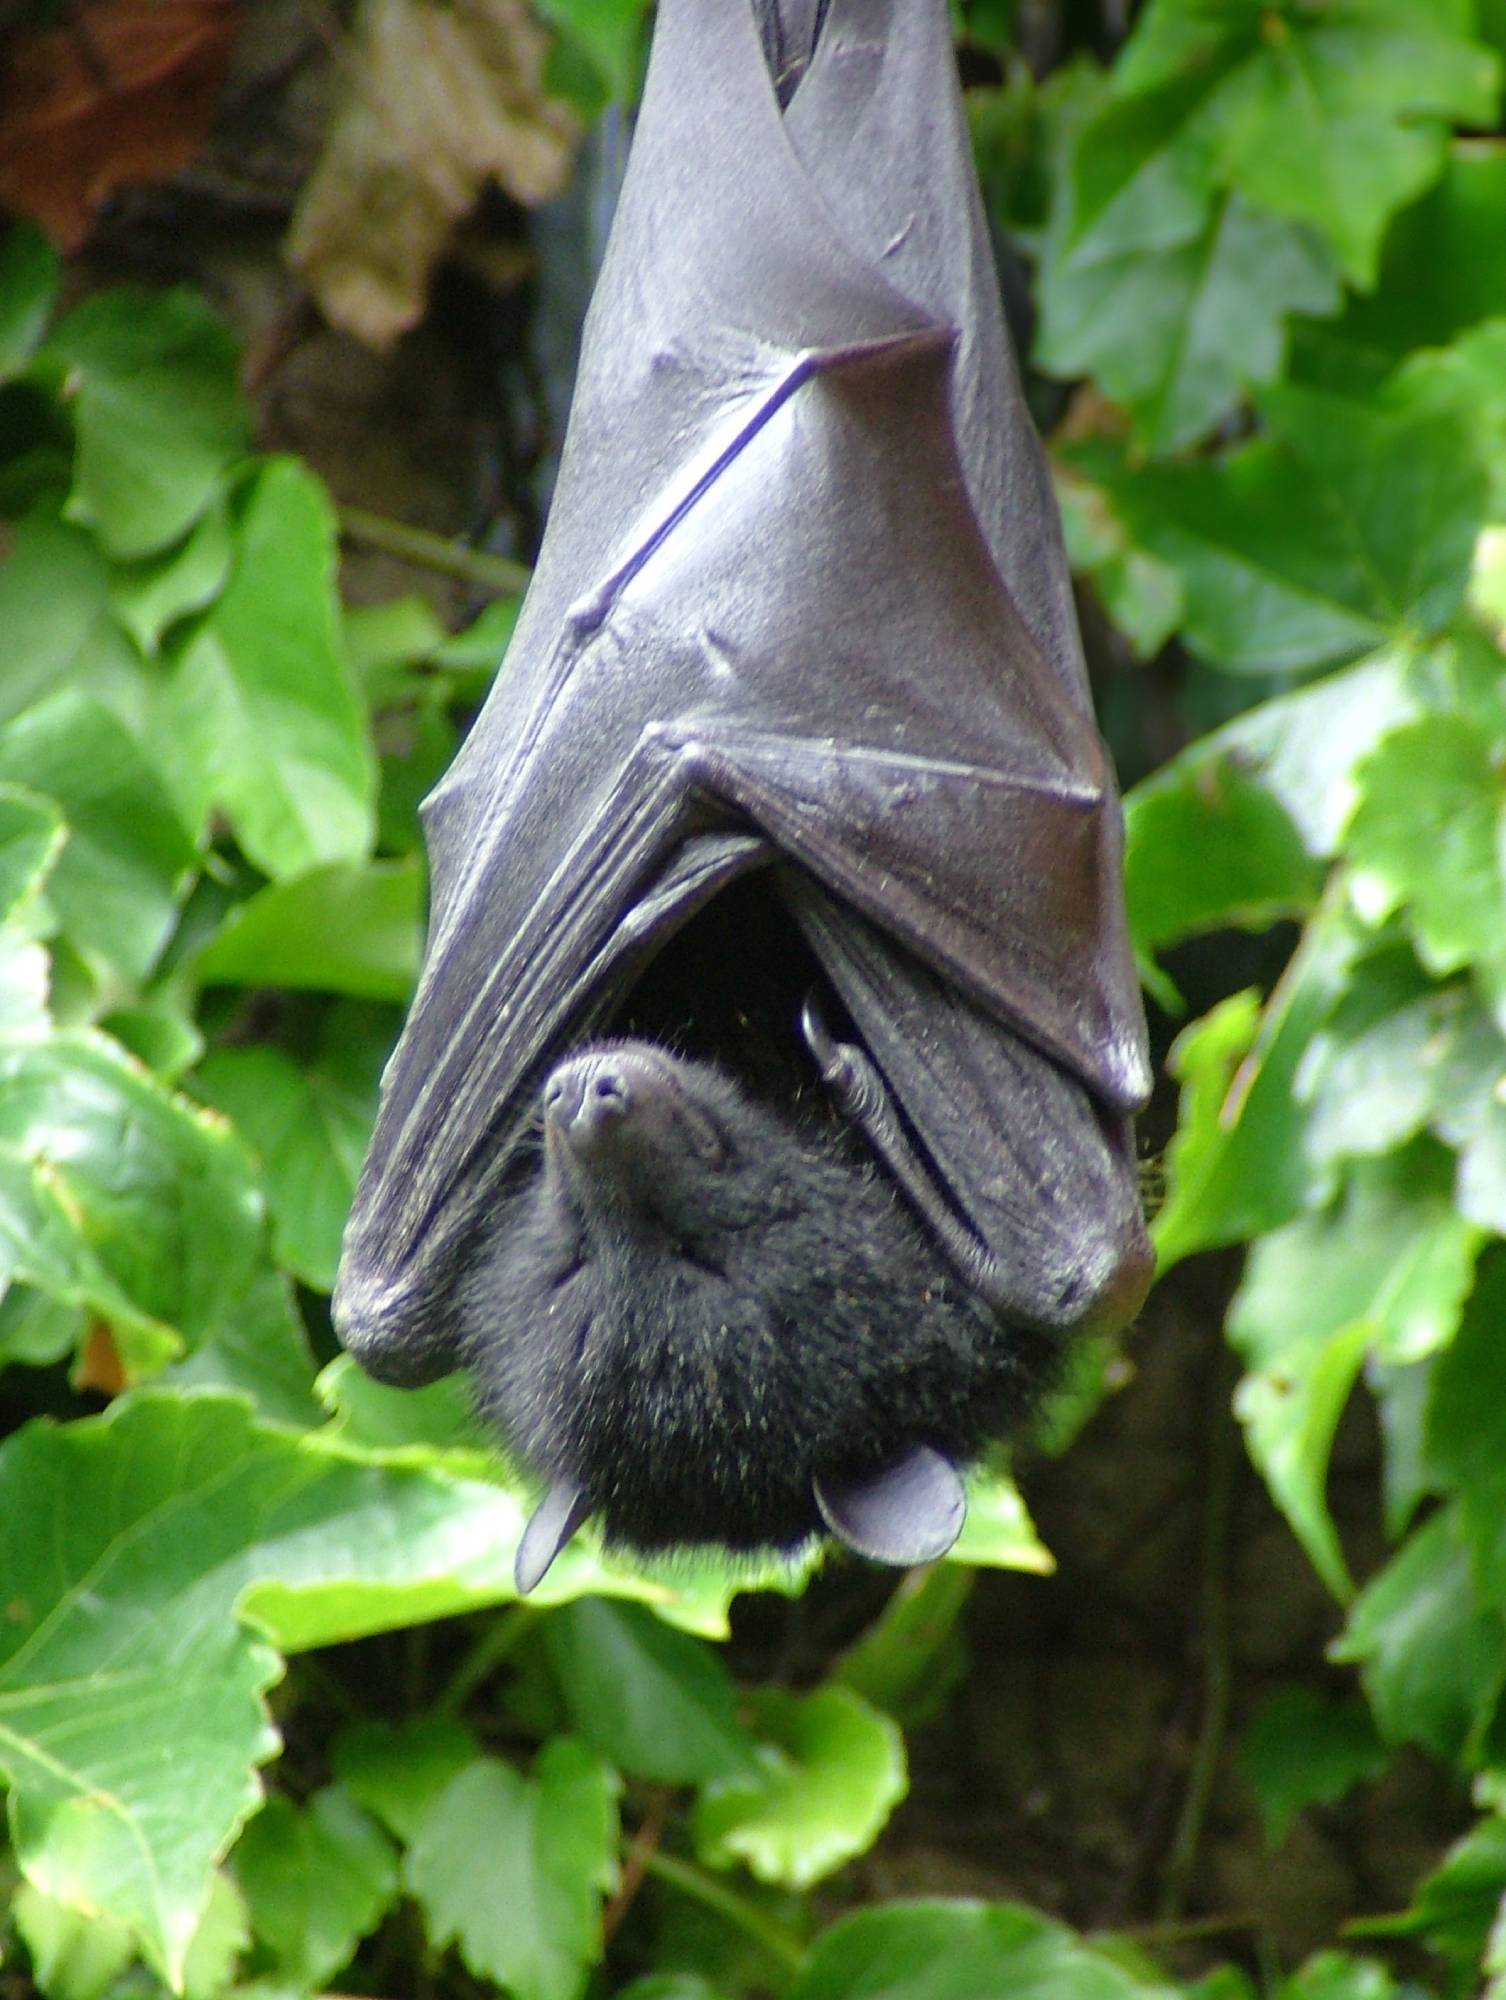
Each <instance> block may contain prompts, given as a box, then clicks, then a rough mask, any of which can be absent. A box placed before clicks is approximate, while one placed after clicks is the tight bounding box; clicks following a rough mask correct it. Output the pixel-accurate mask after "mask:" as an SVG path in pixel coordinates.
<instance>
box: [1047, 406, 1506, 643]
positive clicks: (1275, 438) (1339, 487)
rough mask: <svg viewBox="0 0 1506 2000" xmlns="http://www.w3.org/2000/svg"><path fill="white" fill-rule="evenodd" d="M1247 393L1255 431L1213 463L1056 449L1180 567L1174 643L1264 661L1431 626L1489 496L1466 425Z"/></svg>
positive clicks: (1464, 570) (1137, 535)
mask: <svg viewBox="0 0 1506 2000" xmlns="http://www.w3.org/2000/svg"><path fill="white" fill-rule="evenodd" d="M1259 404H1260V409H1261V412H1262V415H1263V416H1264V417H1265V419H1266V423H1267V426H1268V435H1266V436H1263V437H1260V438H1257V439H1255V440H1254V441H1253V442H1252V443H1250V444H1247V445H1245V446H1242V447H1241V448H1240V449H1239V450H1237V451H1234V452H1231V453H1229V454H1228V455H1227V456H1226V457H1224V458H1223V459H1221V460H1220V461H1218V462H1217V463H1203V464H1192V465H1179V466H1170V465H1160V466H1158V465H1148V466H1142V467H1136V466H1131V465H1130V464H1128V463H1127V462H1126V460H1125V459H1124V457H1123V455H1122V453H1118V452H1116V451H1114V450H1113V449H1111V448H1110V447H1108V446H1106V445H1103V444H1094V445H1082V446H1074V447H1071V448H1069V449H1068V450H1067V451H1066V452H1065V454H1064V456H1065V457H1066V460H1067V463H1068V465H1069V467H1070V468H1072V469H1073V470H1075V471H1076V472H1077V473H1078V474H1079V476H1081V477H1082V478H1085V479H1087V480H1089V481H1090V482H1092V483H1093V484H1096V485H1097V486H1098V487H1099V488H1100V489H1101V490H1102V491H1103V492H1104V494H1105V497H1106V504H1107V505H1108V506H1110V507H1111V508H1112V510H1113V512H1114V514H1115V515H1116V516H1117V518H1118V520H1119V521H1120V523H1121V524H1122V526H1123V528H1124V530H1125V532H1126V533H1127V534H1128V535H1129V536H1130V537H1131V538H1132V540H1133V541H1134V542H1135V543H1136V544H1137V545H1138V546H1139V547H1141V548H1143V549H1145V550H1146V551H1148V552H1149V553H1150V554H1151V555H1152V556H1154V557H1155V558H1157V559H1158V560H1159V561H1161V562H1165V563H1167V564H1169V565H1170V566H1171V567H1172V568H1173V569H1175V570H1176V572H1177V573H1178V575H1179V576H1180V577H1181V580H1182V587H1183V590H1184V592H1185V594H1186V615H1185V620H1184V625H1183V631H1184V635H1185V637H1186V639H1187V642H1188V644H1189V645H1190V646H1192V647H1193V648H1194V649H1195V650H1196V651H1197V652H1198V653H1199V654H1201V655H1203V656H1204V657H1205V658H1207V659H1208V660H1209V661H1211V662H1212V663H1214V664H1215V665H1217V666H1218V667H1219V668H1221V669H1222V670H1223V671H1225V672H1231V673H1272V672H1283V671H1290V670H1293V669H1300V668H1310V667H1316V666H1321V665H1325V664H1327V663H1329V662H1332V661H1338V660H1342V659H1345V658H1347V657H1352V656H1354V655H1355V654H1358V653H1362V652H1368V651H1372V650H1374V649H1375V648H1376V647H1378V646H1380V645H1382V644H1383V643H1385V642H1387V641H1390V640H1398V639H1400V640H1412V639H1414V638H1415V636H1416V634H1417V632H1418V631H1419V630H1422V631H1435V630H1438V629H1440V628H1441V627H1442V625H1443V624H1444V623H1445V622H1446V621H1447V619H1448V618H1449V617H1451V616H1452V614H1453V612H1454V611H1455V610H1456V609H1457V608H1458V605H1459V603H1460V601H1461V600H1462V598H1463V595H1464V591H1465V587H1466V585H1467V583H1468V580H1469V573H1470V563H1471V560H1472V557H1473V552H1474V545H1475V539H1476V536H1477V534H1478V532H1479V529H1480V527H1481V526H1482V524H1483V522H1484V519H1485V514H1486V507H1487V503H1488V497H1489V485H1488V480H1487V475H1486V473H1485V470H1484V468H1483V465H1482V464H1481V462H1480V457H1479V452H1478V447H1477V441H1476V439H1475V438H1474V436H1473V433H1472V432H1471V430H1470V429H1469V428H1468V426H1467V425H1466V424H1465V423H1464V422H1463V421H1462V420H1461V419H1460V418H1459V417H1458V415H1457V414H1456V413H1454V412H1452V411H1444V412H1431V411H1429V412H1423V413H1415V412H1393V411H1386V410H1381V409H1375V408H1371V407H1369V406H1367V405H1363V404H1358V403H1355V402H1352V401H1350V400H1349V399H1347V398H1344V397H1340V396H1333V395H1328V394H1325V393H1322V392H1319V391H1316V390H1310V389H1297V388H1293V387H1291V386H1284V387H1282V388H1280V389H1275V388H1272V389H1267V390H1265V391H1264V392H1262V394H1261V396H1260V398H1259Z"/></svg>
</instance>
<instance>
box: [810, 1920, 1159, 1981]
mask: <svg viewBox="0 0 1506 2000" xmlns="http://www.w3.org/2000/svg"><path fill="white" fill-rule="evenodd" d="M912 1993H913V1994H915V1995H917V1996H918V1995H922V1994H923V1995H924V1996H925V2000H979V1996H980V1995H985V1994H986V1995H995V1994H998V1995H1003V1994H1009V1995H1011V1996H1014V1995H1020V1996H1024V1995H1027V1994H1042V1995H1044V1994H1050V1995H1051V1996H1052V2000H1174V1993H1173V1989H1172V1988H1171V1987H1169V1986H1163V1985H1162V1984H1160V1982H1159V1981H1156V1980H1154V1979H1139V1978H1137V1977H1136V1976H1135V1975H1134V1974H1133V1973H1132V1972H1130V1971H1128V1970H1127V1969H1126V1968H1125V1967H1124V1966H1122V1965H1119V1964H1116V1963H1115V1962H1114V1960H1113V1959H1111V1958H1110V1957H1109V1956H1108V1955H1107V1954H1106V1953H1101V1952H1096V1951H1094V1950H1093V1949H1092V1948H1091V1947H1090V1946H1088V1945H1085V1944H1084V1943H1083V1942H1082V1940H1081V1939H1080V1938H1077V1937H1075V1936H1074V1935H1073V1933H1072V1932H1071V1931H1069V1930H1068V1929H1067V1928H1066V1926H1065V1925H1064V1924H1057V1923H1053V1922H1052V1921H1051V1920H1050V1918H1049V1917H1043V1916H1040V1915H1039V1914H1038V1913H1037V1912H1036V1911H1034V1910H1027V1909H1022V1908H1021V1907H1020V1906H1019V1905H1017V1904H1014V1903H991V1904H990V1903H966V1902H950V1903H949V1902H940V1901H936V1902H920V1901H917V1902H893V1903H887V1904H883V1905H881V1906H879V1907H878V1908H874V1909H867V1910H860V1911H859V1912H858V1913H857V1914H856V1915H855V1916H851V1917H844V1918H843V1919H842V1920H841V1922H839V1923H835V1924H833V1925H832V1926H831V1928H830V1929H829V1930H827V1931H824V1932H823V1933H822V1934H821V1936H820V1937H819V1938H818V1939H817V1940H816V1943H815V1946H814V1947H813V1949H812V1951H811V1954H810V1957H809V1958H808V1959H807V1960H806V1963H805V1966H804V1968H803V1970H802V1971H801V1972H800V1973H799V1974H798V1976H797V1977H796V1980H795V1983H794V1985H793V1986H792V1987H791V1988H790V1991H789V1995H788V2000H889V1996H893V1995H897V1994H907V1995H908V1994H912Z"/></svg>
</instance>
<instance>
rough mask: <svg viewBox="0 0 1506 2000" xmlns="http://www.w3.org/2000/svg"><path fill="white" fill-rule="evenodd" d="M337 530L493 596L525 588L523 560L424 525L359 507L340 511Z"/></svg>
mask: <svg viewBox="0 0 1506 2000" xmlns="http://www.w3.org/2000/svg"><path fill="white" fill-rule="evenodd" d="M340 532H341V534H342V535H344V536H345V538H346V540H347V541H352V542H364V543H365V544H366V546H367V547H368V548H373V549H380V550H381V551H382V552H383V554H384V555H389V556H396V557H397V558H398V560H399V561H400V562H406V563H412V564H413V565H414V566H415V567H416V568H418V569H432V570H435V571H437V572H438V573H439V575H441V576H456V577H459V578H460V580H461V582H462V583H474V584H477V585H479V586H480V588H481V589H483V590H490V591H494V592H495V593H496V595H497V596H499V597H517V596H519V595H520V594H521V593H522V592H523V591H524V590H526V589H527V587H528V579H529V577H530V575H531V574H532V572H531V570H530V569H529V567H528V565H527V563H520V562H514V561H513V560H512V559H511V557H509V556H489V555H487V553H486V552H485V550H484V549H471V548H467V547H466V545H465V543H464V542H457V541H452V540H451V539H450V538H449V536H447V535H436V534H434V533H433V532H432V530H430V529H428V528H415V527H413V526H412V525H411V524H410V523H409V522H407V521H394V520H393V519H392V518H391V517H390V516H389V515H387V514H371V513H368V512H367V510H366V509H365V508H364V507H342V508H341V509H340Z"/></svg>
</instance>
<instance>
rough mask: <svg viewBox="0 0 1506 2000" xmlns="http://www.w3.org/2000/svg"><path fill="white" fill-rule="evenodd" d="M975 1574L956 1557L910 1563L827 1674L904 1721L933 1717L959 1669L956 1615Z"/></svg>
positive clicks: (962, 1658)
mask: <svg viewBox="0 0 1506 2000" xmlns="http://www.w3.org/2000/svg"><path fill="white" fill-rule="evenodd" d="M975 1581H976V1579H975V1578H974V1576H973V1575H972V1574H971V1572H970V1571H969V1570H968V1569H967V1568H965V1567H964V1566H963V1565H962V1564H959V1563H932V1564H930V1565H928V1566H927V1567H926V1568H924V1569H918V1570H911V1571H910V1573H909V1574H908V1575H907V1576H903V1577H901V1579H900V1581H899V1584H898V1587H897V1588H896V1589H895V1591H894V1594H893V1595H892V1596H891V1597H890V1599H889V1602H888V1603H887V1604H886V1605H885V1606H884V1609H883V1611H882V1612H881V1614H880V1615H879V1617H878V1618H877V1619H876V1620H875V1622H874V1623H873V1624H872V1625H870V1626H869V1628H868V1630H867V1631H866V1632H865V1633H864V1634H863V1636H862V1638H860V1639H859V1640H858V1641H857V1642H856V1644H855V1645H852V1646H850V1647H849V1648H848V1649H847V1651H846V1652H845V1653H843V1654H842V1655H841V1656H840V1657H839V1659H838V1661H837V1664H836V1668H835V1670H834V1675H833V1678H834V1679H835V1680H836V1681H837V1682H838V1683H839V1684H840V1685H841V1686H843V1687H847V1688H851V1689H852V1691H853V1693H854V1694H857V1695H861V1696H862V1698H863V1699H864V1700H865V1701H868V1702H872V1703H873V1704H874V1706H875V1707H877V1708H881V1709H883V1710H884V1711H885V1712H886V1713H887V1714H890V1715H893V1716H895V1717H897V1718H898V1720H900V1721H901V1722H904V1723H906V1724H907V1725H911V1726H913V1724H914V1723H915V1722H916V1721H919V1720H925V1721H929V1720H931V1719H932V1717H933V1716H934V1715H935V1713H936V1712H937V1710H938V1709H939V1707H940V1703H941V1699H942V1698H944V1697H945V1695H946V1694H949V1693H950V1692H951V1691H952V1690H953V1689H954V1688H955V1686H956V1684H957V1681H958V1680H959V1679H960V1678H961V1675H962V1672H963V1671H964V1669H965V1665H966V1654H965V1652H964V1650H963V1647H962V1643H961V1640H960V1639H959V1637H958V1621H959V1619H960V1618H961V1616H962V1613H963V1611H964V1610H965V1609H966V1607H967V1604H968V1601H969V1599H970V1598H971V1596H972V1594H973V1584H974V1582H975Z"/></svg>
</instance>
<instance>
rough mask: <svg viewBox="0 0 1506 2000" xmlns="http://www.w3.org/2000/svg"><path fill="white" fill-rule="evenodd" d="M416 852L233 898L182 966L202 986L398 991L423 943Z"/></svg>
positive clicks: (377, 995) (411, 974)
mask: <svg viewBox="0 0 1506 2000" xmlns="http://www.w3.org/2000/svg"><path fill="white" fill-rule="evenodd" d="M423 923H424V872H423V864H422V862H421V861H420V860H419V859H418V857H417V856H409V857H407V858H406V859H405V860H402V861H374V862H370V863H367V864H365V865H363V866H360V867H352V866H350V865H348V864H346V863H344V862H339V863H336V864H335V865H333V866H332V867H328V868H316V869H313V870H311V871H310V873H309V874H307V875H303V876H299V877H298V878H296V879H295V880H293V881H290V882H274V883H272V884H271V885H270V886H269V887H268V888H266V889H263V890H261V891H260V892H259V893H258V894H257V895H255V896H252V897H250V898H248V900H247V901H246V902H244V903H239V904H237V905H236V906H235V907H234V908H233V909H232V910H231V912H230V914H229V915H228V916H227V917H226V919H225V922H224V924H223V925H222V926H221V928H220V929H219V930H218V931H216V932H215V934H214V935H213V936H212V937H211V938H210V939H209V941H208V942H207V943H206V944H205V945H204V946H203V948H202V949H201V950H200V951H199V953H198V954H197V955H196V956H195V957H194V958H193V959H191V960H190V961H189V966H188V970H189V971H191V972H192V974H193V976H194V977H195V978H197V979H198V980H200V981H201V982H202V983H203V984H204V985H206V986H214V985H227V986H292V987H297V988H300V989H309V990H312V991H314V992H320V993H344V994H348V995H350V996H351V997H352V998H353V999H357V1000H406V999H407V998H408V996H409V994H410V993H411V992H412V990H413V982H414V980H415V979H416V978H417V977H418V964H419V958H420V956H421V954H422V950H423Z"/></svg>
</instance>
